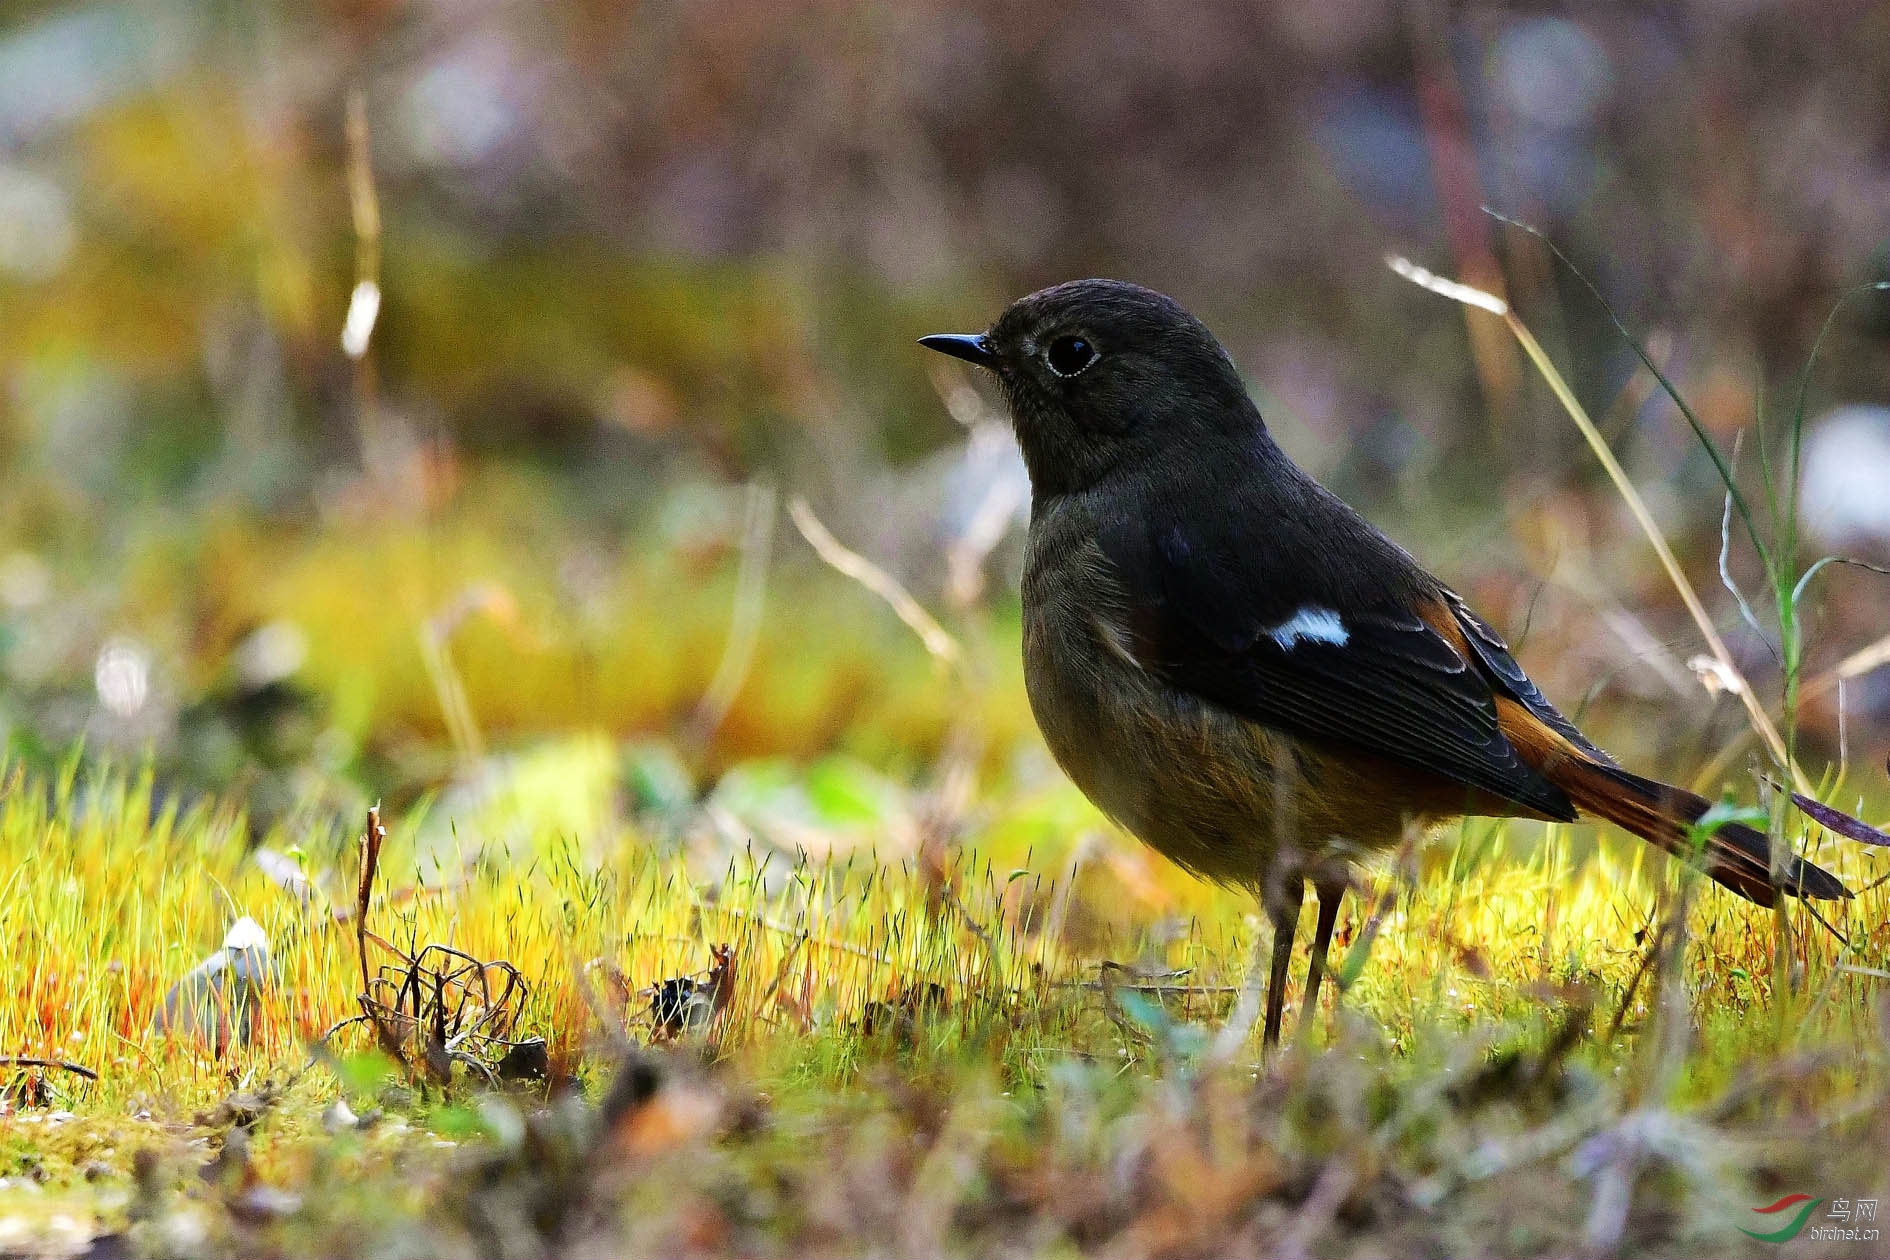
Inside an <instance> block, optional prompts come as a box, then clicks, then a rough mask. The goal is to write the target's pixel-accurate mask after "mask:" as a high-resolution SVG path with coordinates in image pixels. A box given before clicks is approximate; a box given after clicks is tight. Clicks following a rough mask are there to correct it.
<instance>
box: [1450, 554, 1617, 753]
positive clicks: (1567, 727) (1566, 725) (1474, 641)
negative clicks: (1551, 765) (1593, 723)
mask: <svg viewBox="0 0 1890 1260" xmlns="http://www.w3.org/2000/svg"><path fill="white" fill-rule="evenodd" d="M1440 593H1441V595H1442V596H1443V599H1444V603H1445V605H1446V606H1447V607H1448V608H1449V609H1450V612H1451V616H1452V617H1453V618H1455V620H1456V622H1457V627H1458V629H1459V631H1460V632H1461V633H1462V635H1463V639H1464V644H1465V646H1467V647H1468V648H1469V649H1470V653H1471V655H1472V656H1474V657H1475V658H1476V660H1477V664H1479V665H1480V666H1482V667H1483V671H1484V673H1485V674H1487V675H1488V676H1489V678H1490V681H1491V682H1492V683H1493V684H1494V685H1495V686H1496V687H1497V689H1498V690H1500V691H1502V692H1503V693H1504V694H1505V695H1507V696H1509V697H1510V698H1511V699H1513V700H1515V701H1516V702H1517V703H1519V704H1521V705H1522V706H1523V707H1524V708H1525V709H1528V710H1529V712H1530V713H1532V714H1533V715H1535V716H1536V717H1537V718H1540V719H1541V721H1542V724H1543V725H1544V726H1547V727H1548V728H1549V729H1550V730H1552V731H1554V732H1555V733H1556V734H1557V735H1560V736H1561V737H1562V738H1563V739H1566V740H1567V741H1568V742H1569V743H1571V744H1573V745H1575V747H1577V748H1579V749H1581V750H1582V751H1583V752H1585V753H1587V754H1588V755H1589V756H1590V757H1592V758H1594V759H1595V760H1596V761H1598V762H1600V763H1601V764H1602V765H1604V766H1611V767H1612V766H1614V765H1615V761H1614V758H1612V757H1610V756H1609V755H1608V754H1607V753H1605V752H1602V751H1601V749H1599V748H1597V747H1595V746H1594V745H1593V744H1591V743H1589V742H1588V737H1587V736H1586V735H1583V734H1582V733H1581V731H1580V730H1579V729H1578V728H1577V727H1576V725H1575V724H1574V723H1573V722H1571V721H1569V720H1568V719H1567V718H1565V717H1563V716H1562V714H1561V712H1560V711H1559V710H1557V709H1556V707H1555V706H1554V705H1552V704H1550V703H1549V700H1548V697H1547V696H1544V695H1543V694H1542V689H1541V688H1539V687H1537V686H1536V684H1535V683H1534V682H1533V681H1532V680H1531V679H1530V677H1529V675H1527V674H1525V673H1523V668H1522V666H1520V665H1518V664H1517V663H1516V658H1515V657H1513V656H1511V655H1510V654H1509V644H1507V643H1505V642H1503V636H1502V635H1500V634H1498V633H1497V632H1496V631H1495V629H1493V628H1492V627H1491V625H1490V623H1489V622H1487V621H1485V620H1483V618H1481V617H1479V616H1477V615H1476V613H1474V612H1472V611H1471V609H1470V606H1469V605H1468V604H1466V603H1464V602H1463V597H1462V596H1460V595H1458V594H1457V592H1455V591H1452V590H1443V591H1441V592H1440Z"/></svg>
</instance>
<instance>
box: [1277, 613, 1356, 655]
mask: <svg viewBox="0 0 1890 1260" xmlns="http://www.w3.org/2000/svg"><path fill="white" fill-rule="evenodd" d="M1265 633H1266V636H1267V638H1269V639H1272V640H1273V641H1274V642H1275V643H1277V644H1279V645H1280V646H1281V647H1282V648H1284V649H1285V650H1287V651H1289V652H1290V651H1292V650H1293V648H1294V646H1295V645H1296V644H1298V643H1299V642H1300V641H1301V640H1304V641H1306V642H1308V643H1330V644H1331V645H1332V646H1334V647H1344V646H1345V644H1346V641H1347V640H1348V639H1350V638H1351V637H1352V635H1351V632H1350V631H1348V630H1347V629H1346V628H1345V623H1344V622H1343V621H1340V620H1339V614H1338V613H1336V612H1333V611H1332V610H1331V609H1330V608H1315V607H1314V606H1313V605H1311V604H1308V605H1306V606H1305V607H1304V608H1302V609H1300V610H1299V611H1298V612H1296V613H1294V614H1293V615H1292V616H1291V617H1288V618H1287V619H1286V620H1285V621H1282V622H1281V623H1280V624H1279V625H1277V626H1274V627H1273V628H1272V629H1271V630H1268V631H1266V632H1265Z"/></svg>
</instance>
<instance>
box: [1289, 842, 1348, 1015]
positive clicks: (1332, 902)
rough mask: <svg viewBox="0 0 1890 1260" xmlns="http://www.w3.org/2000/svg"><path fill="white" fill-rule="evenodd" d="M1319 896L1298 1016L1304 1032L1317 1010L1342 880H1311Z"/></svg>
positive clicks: (1342, 884) (1343, 895)
mask: <svg viewBox="0 0 1890 1260" xmlns="http://www.w3.org/2000/svg"><path fill="white" fill-rule="evenodd" d="M1313 891H1314V892H1316V893H1318V894H1319V924H1318V926H1317V927H1315V928H1314V929H1313V940H1312V961H1311V962H1309V963H1307V964H1306V1001H1305V1003H1304V1004H1303V1006H1302V1007H1301V1010H1300V1013H1299V1028H1300V1031H1301V1032H1302V1033H1304V1032H1305V1031H1306V1029H1307V1028H1308V1027H1310V1024H1309V1022H1308V1021H1310V1020H1311V1019H1312V1017H1313V1014H1314V1013H1315V1012H1316V1011H1318V1009H1319V986H1320V984H1321V983H1322V982H1323V981H1324V980H1325V978H1326V951H1327V950H1328V949H1330V948H1331V947H1332V928H1333V925H1334V924H1336V923H1337V922H1338V921H1339V902H1341V901H1343V900H1344V899H1345V881H1344V880H1314V881H1313Z"/></svg>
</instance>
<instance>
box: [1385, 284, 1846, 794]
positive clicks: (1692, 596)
mask: <svg viewBox="0 0 1890 1260" xmlns="http://www.w3.org/2000/svg"><path fill="white" fill-rule="evenodd" d="M1385 262H1386V265H1388V266H1389V267H1390V268H1391V269H1392V270H1393V271H1395V272H1396V273H1397V274H1399V275H1400V276H1403V277H1404V278H1405V279H1407V280H1409V281H1411V282H1412V283H1413V284H1416V285H1419V286H1421V287H1423V288H1426V289H1429V290H1430V291H1431V292H1433V293H1437V294H1441V295H1442V296H1444V297H1447V298H1450V299H1452V300H1453V301H1457V302H1462V303H1465V304H1466V305H1469V306H1474V307H1478V308H1479V309H1481V310H1486V311H1488V312H1490V313H1491V314H1493V315H1496V316H1498V317H1500V318H1501V319H1502V320H1503V322H1504V323H1505V324H1507V325H1508V326H1509V330H1510V333H1511V334H1512V335H1514V336H1515V338H1516V341H1517V343H1518V344H1519V345H1521V346H1522V348H1523V352H1524V353H1525V354H1527V355H1528V356H1529V359H1530V362H1532V363H1534V364H1535V366H1536V370H1537V371H1539V372H1540V373H1542V379H1543V380H1544V381H1546V382H1547V383H1548V386H1549V389H1550V390H1551V391H1552V392H1553V393H1554V394H1555V397H1556V401H1558V402H1560V403H1561V404H1562V409H1563V410H1564V411H1566V412H1567V413H1568V416H1569V419H1571V420H1573V421H1574V422H1575V427H1576V428H1577V429H1579V430H1581V435H1582V437H1583V438H1584V439H1585V440H1586V441H1587V443H1588V448H1589V449H1590V450H1592V451H1593V452H1594V453H1595V458H1596V459H1598V460H1599V461H1601V466H1602V468H1603V469H1605V470H1606V471H1607V474H1608V478H1609V480H1611V481H1612V482H1613V483H1614V488H1615V491H1616V493H1618V494H1619V495H1620V496H1621V500H1622V502H1624V503H1626V504H1627V507H1628V511H1629V512H1630V513H1632V514H1633V516H1634V520H1635V523H1636V524H1637V525H1639V526H1640V528H1641V532H1642V533H1643V534H1644V535H1646V537H1647V541H1648V543H1649V544H1650V545H1651V546H1652V547H1653V548H1654V554H1655V555H1656V556H1658V557H1659V559H1660V565H1661V568H1663V569H1665V570H1666V573H1667V579H1668V581H1669V582H1671V583H1672V584H1673V588H1674V590H1675V591H1676V592H1678V593H1679V595H1680V601H1681V602H1682V603H1683V604H1685V605H1686V609H1687V613H1688V614H1689V615H1690V616H1691V617H1692V618H1693V624H1694V625H1695V626H1697V627H1698V628H1699V631H1700V637H1701V638H1703V639H1705V640H1706V646H1707V648H1708V649H1709V651H1710V652H1711V653H1712V661H1713V666H1714V668H1713V671H1712V672H1713V675H1714V678H1715V680H1716V681H1717V682H1719V683H1720V684H1721V685H1722V686H1723V687H1724V689H1725V690H1727V691H1731V692H1732V693H1733V694H1735V695H1737V696H1738V697H1739V700H1740V702H1741V703H1742V704H1744V706H1745V710H1746V716H1747V718H1748V720H1749V721H1750V723H1751V725H1752V729H1753V730H1754V731H1756V732H1757V733H1758V736H1759V738H1760V739H1761V740H1763V741H1764V742H1765V746H1766V748H1767V749H1768V750H1770V752H1771V753H1772V756H1773V757H1774V758H1775V759H1776V760H1777V762H1778V764H1779V765H1781V766H1788V767H1789V768H1790V770H1791V774H1792V779H1793V781H1794V782H1795V783H1796V784H1797V785H1798V788H1799V790H1800V791H1801V792H1806V793H1809V792H1810V791H1811V785H1810V784H1809V782H1807V781H1806V779H1805V777H1804V774H1803V772H1802V771H1800V769H1799V768H1798V766H1797V764H1796V763H1795V762H1794V761H1793V760H1792V758H1791V756H1790V755H1789V754H1788V753H1787V752H1786V749H1785V740H1784V738H1783V737H1782V736H1781V735H1780V734H1779V732H1778V727H1777V726H1776V725H1774V724H1773V722H1772V719H1771V717H1770V716H1769V715H1767V713H1766V712H1765V708H1764V706H1762V705H1761V704H1760V703H1759V700H1758V697H1757V696H1756V695H1754V694H1753V690H1752V687H1751V686H1750V685H1749V684H1748V683H1747V682H1746V680H1745V675H1744V674H1742V673H1741V672H1740V670H1739V667H1738V665H1736V664H1734V662H1733V658H1732V653H1731V652H1730V651H1729V650H1727V647H1726V641H1725V640H1724V639H1722V638H1721V637H1720V634H1719V631H1718V630H1717V629H1715V628H1714V626H1713V621H1712V618H1710V617H1708V616H1707V614H1706V607H1705V605H1703V604H1702V603H1701V602H1700V597H1699V595H1698V594H1697V593H1696V592H1695V591H1694V589H1693V584H1692V583H1691V582H1689V581H1688V580H1687V576H1686V574H1685V573H1684V572H1683V571H1682V570H1681V568H1680V562H1679V560H1677V559H1676V558H1675V557H1674V554H1673V549H1672V548H1671V547H1669V546H1668V545H1667V537H1666V535H1665V534H1664V533H1662V531H1661V528H1660V526H1659V525H1658V524H1656V523H1655V521H1654V517H1653V514H1652V513H1651V512H1649V511H1648V510H1647V503H1646V501H1645V500H1643V499H1642V498H1641V494H1640V491H1638V490H1636V489H1635V488H1634V483H1633V482H1632V481H1630V480H1629V479H1628V475H1627V472H1626V470H1624V469H1623V468H1622V467H1621V463H1620V461H1619V460H1617V459H1616V458H1615V457H1614V451H1613V450H1612V449H1611V448H1610V447H1609V446H1608V440H1607V439H1606V438H1604V437H1603V436H1602V435H1601V431H1600V430H1599V429H1597V428H1596V427H1595V422H1594V421H1593V420H1591V419H1589V418H1588V412H1587V410H1586V409H1585V408H1583V406H1582V404H1581V400H1580V399H1578V398H1576V397H1575V392H1574V391H1573V390H1572V389H1570V388H1569V385H1568V382H1567V381H1565V380H1563V379H1562V374H1561V373H1560V372H1558V371H1557V370H1556V367H1555V364H1554V363H1553V362H1552V361H1551V360H1550V358H1549V356H1548V353H1547V352H1546V351H1544V350H1543V348H1542V344H1541V343H1540V342H1538V341H1537V340H1536V338H1535V334H1533V333H1531V332H1530V331H1529V329H1528V327H1527V326H1526V325H1525V324H1524V323H1523V322H1522V320H1520V319H1518V318H1517V316H1516V312H1515V311H1513V310H1511V309H1510V306H1509V303H1507V302H1505V301H1504V300H1503V299H1502V298H1499V297H1497V296H1496V295H1495V294H1493V293H1486V292H1484V291H1483V290H1481V289H1475V288H1472V287H1471V286H1469V285H1466V284H1460V283H1458V282H1457V281H1454V280H1447V279H1445V278H1443V277H1442V276H1438V275H1436V274H1435V273H1433V272H1430V271H1426V270H1425V269H1424V268H1422V267H1420V266H1418V265H1417V264H1416V263H1413V262H1411V261H1410V260H1409V259H1407V258H1401V257H1398V256H1397V255H1389V256H1387V257H1386V259H1385Z"/></svg>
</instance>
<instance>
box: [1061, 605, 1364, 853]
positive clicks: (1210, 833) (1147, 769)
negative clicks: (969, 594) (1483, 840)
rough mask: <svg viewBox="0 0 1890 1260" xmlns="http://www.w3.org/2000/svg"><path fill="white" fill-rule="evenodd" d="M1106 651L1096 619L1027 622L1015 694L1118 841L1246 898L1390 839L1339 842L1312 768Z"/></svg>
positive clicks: (1316, 768) (1272, 737)
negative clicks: (1272, 880) (1250, 889)
mask: <svg viewBox="0 0 1890 1260" xmlns="http://www.w3.org/2000/svg"><path fill="white" fill-rule="evenodd" d="M1053 634H1062V635H1063V636H1064V638H1063V640H1062V641H1061V642H1057V643H1054V644H1053V642H1052V640H1051V637H1050V636H1052V635H1053ZM1110 639H1111V630H1110V627H1109V626H1108V624H1107V623H1106V622H1105V621H1101V620H1100V619H1099V618H1098V614H1095V613H1094V612H1093V611H1091V612H1084V611H1081V610H1067V612H1066V615H1050V612H1049V610H1048V609H1032V608H1029V607H1027V608H1026V614H1025V619H1024V680H1025V685H1026V689H1027V690H1028V692H1029V695H1030V705H1031V711H1032V713H1034V714H1035V716H1036V718H1037V725H1038V727H1039V728H1040V729H1041V730H1042V731H1043V736H1044V741H1045V742H1046V743H1047V744H1048V745H1049V747H1050V751H1051V753H1052V755H1054V756H1055V757H1056V760H1057V764H1058V765H1060V766H1061V767H1062V768H1063V771H1064V773H1066V774H1068V775H1069V776H1070V778H1071V779H1072V780H1073V781H1074V782H1075V783H1076V785H1077V786H1078V787H1079V788H1081V789H1082V790H1083V793H1084V795H1086V796H1088V797H1089V799H1090V800H1091V801H1092V802H1094V803H1095V804H1096V806H1097V807H1098V808H1100V809H1101V810H1102V811H1103V812H1104V813H1105V814H1108V815H1109V816H1110V818H1112V819H1113V820H1115V822H1117V823H1118V824H1120V825H1121V826H1122V827H1123V828H1124V829H1125V830H1127V831H1129V832H1131V833H1132V834H1134V835H1135V836H1136V837H1138V838H1139V839H1141V840H1142V841H1144V842H1145V843H1147V844H1148V845H1150V846H1151V847H1153V848H1154V849H1156V850H1158V851H1159V852H1161V853H1162V854H1163V855H1165V856H1166V857H1168V858H1169V859H1171V860H1173V861H1174V862H1176V863H1178V864H1179V865H1181V866H1183V867H1186V868H1188V869H1189V870H1191V871H1194V872H1195V873H1197V874H1199V875H1203V876H1205V877H1207V878H1210V879H1215V880H1222V881H1226V882H1229V883H1240V884H1249V885H1256V886H1257V885H1259V884H1261V883H1262V882H1263V881H1264V880H1266V879H1267V878H1268V877H1269V875H1271V874H1273V873H1274V872H1275V871H1276V870H1278V869H1285V868H1291V869H1298V870H1306V871H1310V870H1311V869H1312V868H1313V867H1315V866H1325V865H1328V864H1329V863H1330V861H1331V860H1333V859H1342V857H1343V856H1344V855H1346V854H1347V853H1349V851H1350V850H1351V849H1352V848H1353V847H1354V846H1356V845H1359V844H1360V843H1363V844H1364V845H1365V846H1366V847H1378V846H1380V845H1382V844H1384V843H1387V842H1388V841H1389V840H1390V839H1391V838H1393V837H1395V835H1396V832H1397V826H1396V823H1395V822H1392V823H1389V824H1380V823H1377V822H1376V821H1375V822H1374V824H1373V826H1372V828H1370V829H1371V830H1373V831H1374V833H1376V832H1378V831H1383V832H1385V834H1384V835H1383V836H1380V835H1378V834H1373V835H1371V836H1370V837H1360V836H1345V835H1341V834H1339V831H1338V830H1337V829H1336V826H1335V819H1334V818H1333V817H1332V816H1331V811H1330V810H1329V809H1328V808H1327V807H1326V801H1325V798H1324V797H1323V796H1322V789H1323V788H1324V787H1326V786H1328V785H1327V784H1325V783H1324V782H1323V780H1324V779H1325V777H1326V776H1325V774H1324V768H1323V764H1322V762H1321V760H1320V758H1319V757H1318V756H1317V755H1316V754H1310V755H1309V752H1308V750H1307V749H1305V748H1304V746H1302V745H1301V744H1300V743H1299V742H1298V741H1296V740H1294V739H1292V738H1291V737H1289V736H1286V735H1284V734H1281V733H1279V732H1275V731H1270V730H1268V729H1266V728H1264V727H1261V726H1258V725H1256V724H1254V723H1252V722H1248V721H1245V720H1243V719H1241V718H1238V717H1235V716H1234V715H1232V714H1230V713H1228V712H1226V711H1225V710H1222V709H1219V708H1217V707H1215V706H1213V705H1209V704H1205V703H1203V702H1201V701H1199V700H1196V699H1195V698H1193V697H1191V696H1187V695H1185V694H1183V693H1181V692H1179V691H1176V690H1174V689H1173V688H1171V687H1169V686H1167V685H1166V684H1164V683H1162V682H1161V681H1160V680H1159V679H1156V678H1155V677H1154V676H1152V675H1151V674H1149V673H1147V672H1145V671H1143V670H1141V669H1140V668H1138V667H1137V666H1136V665H1134V664H1132V663H1131V660H1127V659H1124V658H1123V654H1122V650H1121V643H1120V639H1119V638H1117V639H1116V641H1115V642H1114V643H1112V642H1111V641H1110ZM1348 786H1350V785H1348ZM1351 829H1352V828H1348V830H1351Z"/></svg>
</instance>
